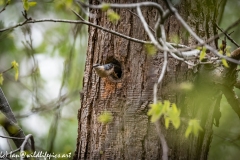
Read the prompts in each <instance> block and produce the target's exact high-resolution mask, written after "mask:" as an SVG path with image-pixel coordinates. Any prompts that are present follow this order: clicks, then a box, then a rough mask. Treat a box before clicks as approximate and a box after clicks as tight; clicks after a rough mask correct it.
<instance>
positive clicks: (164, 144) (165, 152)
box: [137, 6, 168, 160]
mask: <svg viewBox="0 0 240 160" xmlns="http://www.w3.org/2000/svg"><path fill="white" fill-rule="evenodd" d="M137 14H138V16H139V18H140V20H141V22H142V24H143V27H144V29H145V31H146V32H147V34H148V36H149V37H150V39H151V41H152V42H153V44H154V45H155V46H157V47H158V48H159V49H160V48H162V47H161V46H160V44H159V43H158V42H157V40H156V39H155V37H154V36H153V34H152V33H151V32H150V30H149V27H148V25H147V23H146V21H145V19H144V17H143V15H142V11H141V9H140V7H139V6H138V7H137ZM160 29H161V35H162V39H163V41H166V35H165V30H164V26H163V25H160ZM163 49H164V52H163V54H164V62H163V67H162V71H161V74H160V76H159V79H158V81H157V83H155V85H154V88H153V103H155V104H156V103H157V88H158V84H160V83H161V81H162V79H163V77H164V74H165V72H166V70H167V62H168V59H167V51H166V50H167V49H168V48H167V46H166V45H165V44H163ZM155 126H156V128H157V132H158V135H159V138H160V141H161V145H162V150H163V156H162V158H163V160H167V159H168V145H167V141H166V139H165V136H164V135H163V134H162V131H161V126H160V124H159V123H158V121H157V122H156V123H155Z"/></svg>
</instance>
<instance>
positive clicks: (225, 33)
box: [215, 24, 240, 48]
mask: <svg viewBox="0 0 240 160" xmlns="http://www.w3.org/2000/svg"><path fill="white" fill-rule="evenodd" d="M215 25H216V27H217V28H218V29H219V30H220V31H221V32H222V33H224V35H225V36H226V37H227V38H228V40H230V41H231V42H232V43H233V44H235V46H237V47H238V48H239V47H240V46H239V45H238V44H237V42H235V41H234V40H233V39H232V38H231V37H230V36H229V34H227V32H225V31H223V30H222V29H221V28H220V27H219V26H218V25H217V24H215Z"/></svg>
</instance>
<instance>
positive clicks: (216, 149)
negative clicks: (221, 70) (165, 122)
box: [208, 0, 240, 160]
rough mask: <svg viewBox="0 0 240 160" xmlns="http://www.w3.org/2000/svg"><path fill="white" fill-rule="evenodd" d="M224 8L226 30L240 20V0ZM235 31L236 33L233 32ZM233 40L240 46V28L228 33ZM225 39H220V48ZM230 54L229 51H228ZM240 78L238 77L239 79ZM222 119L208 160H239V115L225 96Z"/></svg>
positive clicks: (238, 92)
mask: <svg viewBox="0 0 240 160" xmlns="http://www.w3.org/2000/svg"><path fill="white" fill-rule="evenodd" d="M226 2H227V3H226V5H225V7H224V13H223V17H222V19H221V23H220V27H221V28H222V29H223V30H225V29H226V28H227V27H228V26H230V25H231V24H232V23H233V22H235V21H237V20H238V19H239V13H238V11H239V7H240V1H239V0H228V1H226ZM233 31H234V32H233ZM231 32H233V33H232V34H231V38H232V39H234V41H236V42H237V43H238V44H240V39H239V36H238V35H239V34H240V27H238V26H237V27H234V28H233V29H231V30H230V31H229V32H228V33H231ZM222 40H224V37H221V38H220V41H219V46H221V41H222ZM230 47H231V51H233V50H235V49H236V48H237V47H236V46H235V45H234V44H232V43H231V42H230V41H229V40H228V39H227V50H230ZM227 52H229V51H227ZM239 78H240V77H238V79H239ZM234 91H235V92H236V93H237V96H238V97H240V91H239V89H234ZM220 111H221V114H222V116H221V118H220V126H219V127H213V131H214V132H213V133H214V134H213V140H212V143H211V147H210V151H209V156H208V160H230V159H239V157H240V138H239V137H240V128H239V125H240V121H239V118H238V116H237V114H236V113H235V112H234V111H233V109H232V108H231V106H230V105H229V104H228V102H227V100H226V98H225V97H224V96H223V98H222V101H221V108H220Z"/></svg>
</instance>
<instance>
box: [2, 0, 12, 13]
mask: <svg viewBox="0 0 240 160" xmlns="http://www.w3.org/2000/svg"><path fill="white" fill-rule="evenodd" d="M9 3H10V1H7V3H6V4H5V6H4V7H3V9H2V10H1V11H0V13H2V12H3V11H5V10H6V7H7V6H8V5H9Z"/></svg>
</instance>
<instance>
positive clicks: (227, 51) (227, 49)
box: [226, 46, 231, 57]
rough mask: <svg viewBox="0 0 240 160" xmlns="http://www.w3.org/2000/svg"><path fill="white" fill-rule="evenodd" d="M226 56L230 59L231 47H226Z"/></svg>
mask: <svg viewBox="0 0 240 160" xmlns="http://www.w3.org/2000/svg"><path fill="white" fill-rule="evenodd" d="M226 56H228V57H230V56H231V46H227V47H226Z"/></svg>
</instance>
